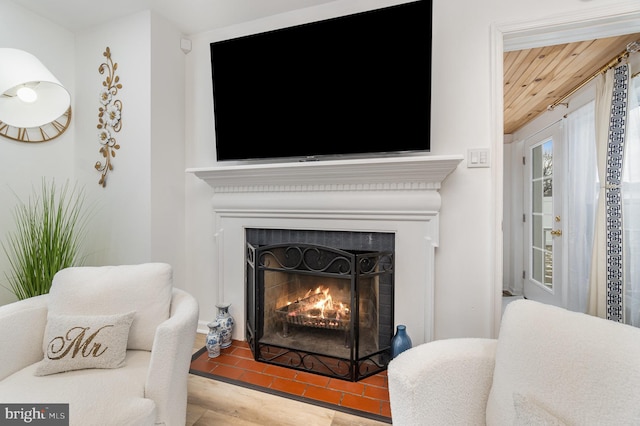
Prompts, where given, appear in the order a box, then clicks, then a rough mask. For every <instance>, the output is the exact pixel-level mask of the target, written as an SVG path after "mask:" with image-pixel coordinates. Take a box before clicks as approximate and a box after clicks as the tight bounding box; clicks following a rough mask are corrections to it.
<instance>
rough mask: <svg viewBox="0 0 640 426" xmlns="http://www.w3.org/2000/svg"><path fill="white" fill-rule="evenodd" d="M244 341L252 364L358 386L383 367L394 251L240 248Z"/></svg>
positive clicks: (390, 325)
mask: <svg viewBox="0 0 640 426" xmlns="http://www.w3.org/2000/svg"><path fill="white" fill-rule="evenodd" d="M246 258H247V275H246V283H247V293H246V294H247V301H246V303H247V306H246V315H247V321H246V324H247V329H246V338H247V341H248V343H249V346H250V347H251V350H252V352H253V355H254V357H255V359H256V360H257V361H262V362H266V363H270V364H276V365H280V366H284V367H288V368H293V369H297V370H302V371H307V372H311V373H316V374H321V375H325V376H330V377H336V378H340V379H344V380H351V381H357V380H360V379H363V378H365V377H368V376H371V375H373V374H376V373H378V372H380V371H382V370H384V369H386V367H387V364H388V363H389V360H390V359H391V350H390V346H391V338H392V335H393V267H394V258H393V252H389V251H379V252H364V251H344V250H340V249H335V248H332V247H326V246H322V245H315V244H297V243H296V244H272V245H262V246H260V245H256V244H251V243H247V253H246Z"/></svg>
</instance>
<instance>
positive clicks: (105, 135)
mask: <svg viewBox="0 0 640 426" xmlns="http://www.w3.org/2000/svg"><path fill="white" fill-rule="evenodd" d="M102 55H103V56H104V57H105V58H107V59H106V62H103V63H102V64H100V66H99V67H98V71H99V72H100V74H106V76H105V79H104V81H103V82H102V89H101V90H100V107H99V108H98V141H99V142H100V154H102V157H103V158H104V159H103V160H102V161H96V164H95V168H96V170H98V171H99V172H100V174H101V176H100V180H99V181H98V184H99V185H102V187H103V188H104V187H105V186H106V185H107V174H108V173H109V172H110V171H112V170H113V158H114V157H115V156H116V150H118V149H120V145H118V143H117V142H116V138H115V134H116V133H117V132H119V131H120V129H121V128H122V121H121V115H122V101H121V100H119V99H116V96H117V95H118V91H119V90H120V89H122V84H121V83H120V77H119V76H117V75H116V70H117V69H118V64H117V63H115V62H113V59H111V49H109V47H107V49H106V50H105V51H104V53H103V54H102Z"/></svg>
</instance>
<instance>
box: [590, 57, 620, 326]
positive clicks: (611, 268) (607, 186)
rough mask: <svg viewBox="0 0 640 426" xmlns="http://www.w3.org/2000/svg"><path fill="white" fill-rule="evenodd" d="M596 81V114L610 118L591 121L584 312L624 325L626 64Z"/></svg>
mask: <svg viewBox="0 0 640 426" xmlns="http://www.w3.org/2000/svg"><path fill="white" fill-rule="evenodd" d="M598 83H599V84H598V89H597V92H598V94H597V98H596V110H597V111H602V112H604V111H606V110H607V109H608V111H609V113H608V114H607V115H603V114H598V113H597V112H596V117H598V116H600V117H603V116H604V117H607V116H608V117H609V119H608V123H606V125H603V123H602V122H600V123H598V122H597V121H596V143H597V145H598V146H597V151H598V176H599V180H600V195H599V202H598V213H597V219H596V230H595V240H594V248H593V256H592V263H591V275H590V286H589V309H588V312H589V313H590V314H592V315H597V316H600V317H603V318H607V319H610V320H613V321H618V322H624V306H623V297H624V265H623V258H624V257H623V243H624V241H623V215H622V195H621V184H622V174H623V164H624V151H625V149H624V148H625V138H626V129H627V119H628V115H627V113H628V100H629V84H630V72H629V65H628V64H623V65H620V66H618V67H616V68H613V69H611V70H609V71H607V73H606V75H605V76H604V78H603V80H602V82H598ZM609 87H611V89H609ZM609 90H610V91H609ZM607 92H608V93H611V95H610V98H609V99H610V101H609V102H607V99H606V97H607ZM607 106H608V108H607ZM596 120H598V119H596ZM605 130H606V133H605Z"/></svg>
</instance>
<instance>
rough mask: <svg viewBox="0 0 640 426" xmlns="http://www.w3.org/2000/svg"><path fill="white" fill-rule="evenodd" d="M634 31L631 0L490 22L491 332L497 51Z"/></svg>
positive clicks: (499, 175) (497, 264)
mask: <svg viewBox="0 0 640 426" xmlns="http://www.w3.org/2000/svg"><path fill="white" fill-rule="evenodd" d="M634 32H640V10H638V3H637V1H629V2H625V3H619V4H615V5H605V6H600V7H596V8H591V9H585V10H582V11H578V12H576V11H573V12H570V13H564V14H560V15H555V16H550V17H547V18H545V19H536V20H530V21H517V22H516V21H512V22H504V23H494V24H492V25H491V69H490V75H491V88H492V89H491V140H492V141H493V143H492V151H493V152H494V153H495V155H494V167H492V169H491V186H492V194H493V195H492V204H493V206H494V210H493V227H494V231H493V247H494V259H493V268H492V273H491V275H492V279H493V280H492V281H493V283H494V286H495V288H494V300H493V312H494V321H493V335H494V337H496V336H497V335H498V331H499V329H500V320H501V317H502V309H501V307H502V302H501V298H502V271H503V269H502V268H503V264H502V263H503V247H502V245H503V244H502V212H503V205H504V199H503V197H504V194H503V187H502V186H503V168H504V159H503V155H502V150H503V140H504V139H503V138H504V135H503V129H504V117H503V110H504V103H503V74H504V69H503V53H504V51H505V49H508V50H519V49H524V48H532V47H540V46H545V45H551V44H557V43H568V42H571V41H580V40H588V39H593V38H602V37H611V36H614V35H622V34H630V33H634Z"/></svg>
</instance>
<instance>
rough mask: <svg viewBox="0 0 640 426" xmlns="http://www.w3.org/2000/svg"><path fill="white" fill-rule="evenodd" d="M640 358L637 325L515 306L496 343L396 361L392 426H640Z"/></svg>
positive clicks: (422, 349)
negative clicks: (639, 425) (485, 425)
mask: <svg viewBox="0 0 640 426" xmlns="http://www.w3.org/2000/svg"><path fill="white" fill-rule="evenodd" d="M638 360H640V329H638V328H635V327H631V326H627V325H624V324H620V323H616V322H613V321H608V320H604V319H600V318H596V317H592V316H589V315H586V314H581V313H576V312H570V311H567V310H564V309H561V308H557V307H554V306H549V305H544V304H541V303H537V302H533V301H530V300H519V301H515V302H511V303H510V304H509V305H508V306H507V309H506V311H505V314H504V316H503V319H502V324H501V328H500V334H499V336H498V339H497V340H491V339H471V338H470V339H448V340H439V341H434V342H430V343H425V344H422V345H419V346H416V347H415V348H412V349H410V350H408V351H405V352H403V353H401V354H400V355H399V356H398V357H397V358H395V359H394V360H392V361H391V363H390V364H389V368H388V378H389V396H390V401H391V414H392V419H393V424H394V425H395V426H405V425H416V426H425V425H483V424H487V425H505V426H506V425H534V424H535V425H638V424H640V404H639V403H638V401H640V362H638Z"/></svg>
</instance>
